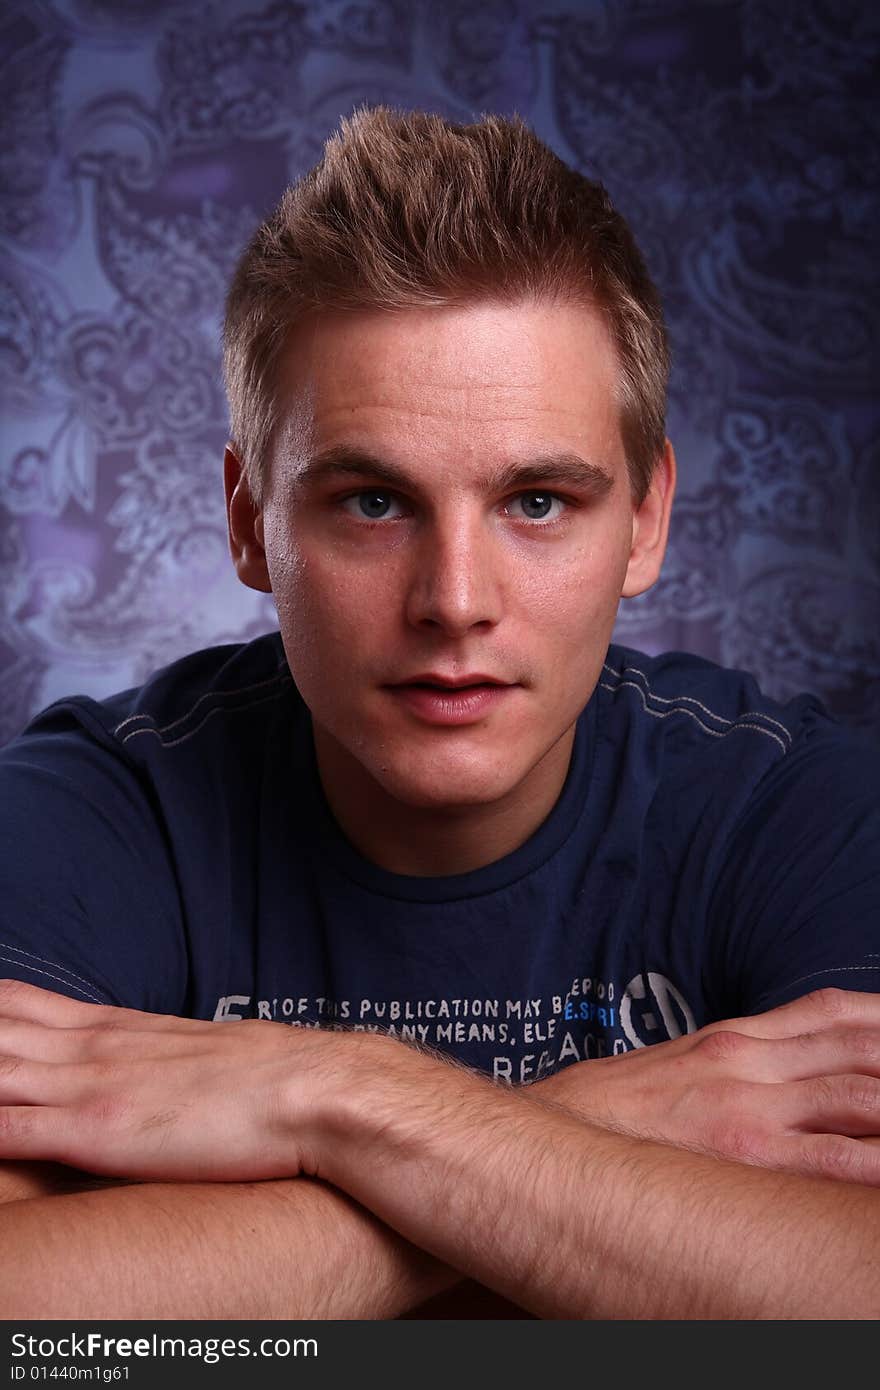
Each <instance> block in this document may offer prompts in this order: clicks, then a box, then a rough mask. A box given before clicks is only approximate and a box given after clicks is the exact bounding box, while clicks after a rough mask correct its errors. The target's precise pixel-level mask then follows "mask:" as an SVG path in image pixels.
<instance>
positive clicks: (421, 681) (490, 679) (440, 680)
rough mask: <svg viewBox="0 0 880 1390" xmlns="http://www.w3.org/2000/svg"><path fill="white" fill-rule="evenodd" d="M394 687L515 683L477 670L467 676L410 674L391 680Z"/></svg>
mask: <svg viewBox="0 0 880 1390" xmlns="http://www.w3.org/2000/svg"><path fill="white" fill-rule="evenodd" d="M389 684H390V685H391V687H392V689H397V688H398V687H400V686H409V685H418V686H423V685H426V686H431V687H438V688H439V689H441V690H461V689H463V688H464V687H465V686H472V685H500V686H508V685H514V684H516V682H514V681H505V680H501V679H500V677H499V676H485V675H483V673H482V672H477V673H475V674H473V675H467V676H443V675H437V674H435V673H434V672H431V671H429V672H427V673H426V674H424V675H418V676H408V677H407V679H406V680H402V681H391V682H389Z"/></svg>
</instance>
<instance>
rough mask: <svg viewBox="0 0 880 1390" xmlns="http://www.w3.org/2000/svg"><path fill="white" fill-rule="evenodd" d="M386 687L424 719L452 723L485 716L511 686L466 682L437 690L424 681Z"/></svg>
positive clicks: (470, 721)
mask: <svg viewBox="0 0 880 1390" xmlns="http://www.w3.org/2000/svg"><path fill="white" fill-rule="evenodd" d="M388 689H389V690H390V692H391V694H392V695H393V696H394V697H395V699H397V700H399V701H400V702H401V703H402V704H404V705H405V706H406V707H407V709H409V710H411V711H412V713H413V714H415V715H417V716H418V718H419V719H423V720H424V721H425V723H427V724H453V725H454V724H475V723H476V722H477V721H478V720H480V719H485V717H486V715H487V714H491V713H492V711H493V710H494V709H496V708H497V706H498V705H500V704H501V702H502V701H503V700H504V699H505V698H506V697H507V696H508V695H510V692H511V691H512V690H513V689H515V687H514V686H511V685H470V686H464V687H463V688H462V689H461V690H439V689H431V688H430V687H429V686H426V685H392V686H389V687H388Z"/></svg>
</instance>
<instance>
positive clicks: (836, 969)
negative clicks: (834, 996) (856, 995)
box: [786, 965, 880, 988]
mask: <svg viewBox="0 0 880 1390" xmlns="http://www.w3.org/2000/svg"><path fill="white" fill-rule="evenodd" d="M850 970H880V965H829V966H828V968H827V969H825V970H814V971H813V972H812V974H811V975H800V976H799V977H798V978H797V979H796V980H790V981H789V985H802V984H804V983H805V981H807V980H815V979H816V978H817V976H819V975H842V974H844V973H845V972H846V971H850ZM788 987H789V986H786V988H788Z"/></svg>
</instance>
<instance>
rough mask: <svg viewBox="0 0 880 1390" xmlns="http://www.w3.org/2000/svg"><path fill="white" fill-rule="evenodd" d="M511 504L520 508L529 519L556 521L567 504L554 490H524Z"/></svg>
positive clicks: (522, 513)
mask: <svg viewBox="0 0 880 1390" xmlns="http://www.w3.org/2000/svg"><path fill="white" fill-rule="evenodd" d="M510 505H511V506H513V507H517V508H520V509H521V515H522V516H524V517H527V518H528V520H529V521H556V519H557V518H558V517H559V516H560V514H561V512H562V510H563V507H564V505H565V504H564V503H563V501H562V499H561V498H559V497H556V496H554V494H553V493H552V492H522V493H520V495H519V496H518V497H515V498H514V499H513V502H512V503H511V504H510Z"/></svg>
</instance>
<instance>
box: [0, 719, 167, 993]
mask: <svg viewBox="0 0 880 1390" xmlns="http://www.w3.org/2000/svg"><path fill="white" fill-rule="evenodd" d="M0 974H2V976H3V977H4V978H7V979H18V980H24V981H26V982H27V983H29V984H33V985H39V986H40V987H42V988H43V989H49V990H54V991H56V992H58V993H60V994H66V995H69V996H70V997H71V998H74V999H80V1000H83V1001H86V1002H89V1003H100V1004H118V1005H122V1006H124V1007H127V1008H136V1009H146V1010H149V1011H152V1012H159V1013H183V1012H184V1008H185V997H186V978H187V960H186V951H185V947H184V936H183V931H182V925H181V913H180V906H179V895H178V894H177V892H176V887H175V876H174V871H173V864H172V859H171V856H170V853H169V850H168V847H167V845H166V843H165V841H164V836H163V830H162V824H161V817H160V816H159V815H158V814H157V811H156V809H155V807H154V806H153V805H152V804H151V798H150V791H149V787H148V786H147V785H146V784H145V783H143V782H142V781H141V779H140V778H139V775H138V771H137V769H136V767H135V766H134V765H132V764H130V763H129V762H127V761H126V759H125V757H124V755H123V754H122V752H121V750H120V751H119V752H117V751H115V750H114V749H113V747H111V746H110V741H109V739H108V740H107V742H106V744H105V743H101V742H99V741H98V740H96V739H94V738H93V737H91V735H90V734H89V733H88V732H87V731H86V729H84V728H83V727H81V726H80V725H78V724H77V722H76V720H75V719H74V718H73V716H72V715H70V714H67V715H65V714H55V715H54V716H48V717H47V716H43V717H42V718H41V719H39V720H37V721H36V723H35V724H34V725H33V726H32V727H31V729H29V730H28V731H26V732H25V733H24V734H22V735H21V737H19V738H17V739H16V740H14V742H12V743H11V744H9V745H8V746H7V747H6V748H4V749H3V750H2V751H0Z"/></svg>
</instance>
